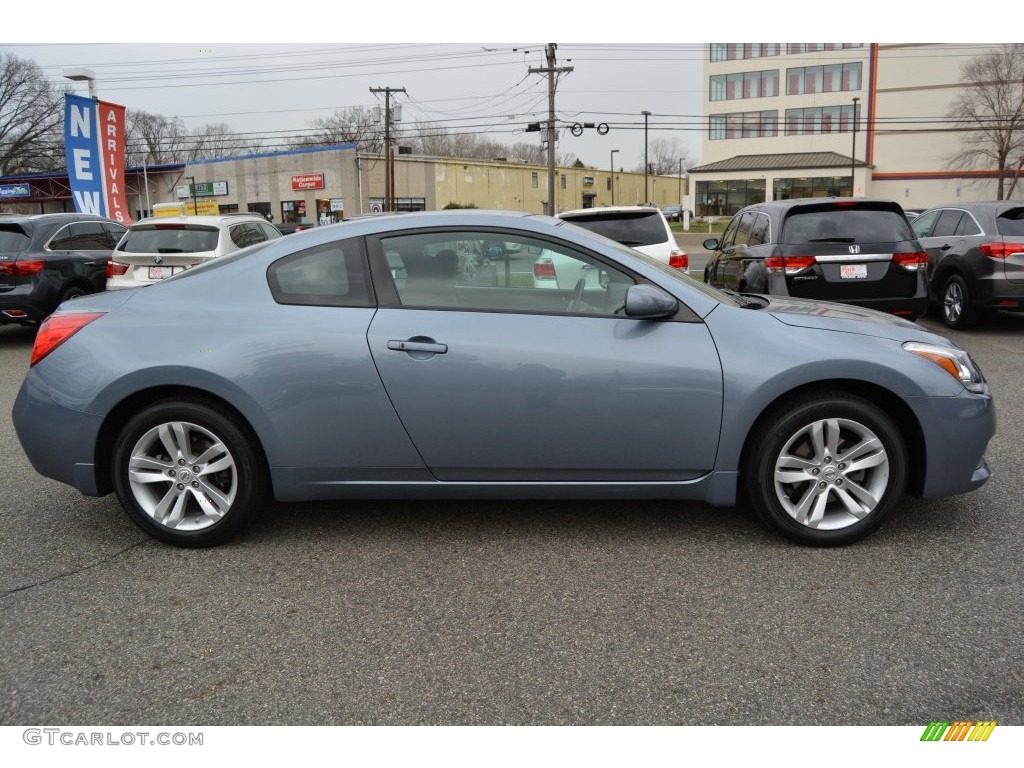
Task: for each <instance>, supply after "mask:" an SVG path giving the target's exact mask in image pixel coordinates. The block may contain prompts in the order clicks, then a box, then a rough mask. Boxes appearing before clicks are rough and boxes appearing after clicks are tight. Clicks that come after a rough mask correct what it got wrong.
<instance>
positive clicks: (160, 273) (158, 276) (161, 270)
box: [149, 267, 174, 280]
mask: <svg viewBox="0 0 1024 768" xmlns="http://www.w3.org/2000/svg"><path fill="white" fill-rule="evenodd" d="M173 274H174V267H150V268H149V279H150V280H163V279H164V278H165V277H170V276H171V275H173Z"/></svg>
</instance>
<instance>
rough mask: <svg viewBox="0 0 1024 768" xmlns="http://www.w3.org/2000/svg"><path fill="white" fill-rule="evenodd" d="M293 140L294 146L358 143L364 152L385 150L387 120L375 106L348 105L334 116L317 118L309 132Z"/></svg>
mask: <svg viewBox="0 0 1024 768" xmlns="http://www.w3.org/2000/svg"><path fill="white" fill-rule="evenodd" d="M289 143H290V144H291V145H292V146H294V147H322V146H327V145H329V144H356V145H357V146H358V147H359V151H360V152H370V153H380V152H383V150H384V124H383V122H382V121H380V120H378V119H377V117H376V115H375V113H374V110H372V109H367V108H366V107H346V108H345V109H339V110H337V111H336V112H335V113H334V114H333V115H331V116H330V117H318V118H317V119H316V120H313V121H312V122H311V123H309V131H308V132H307V133H305V134H303V135H302V136H297V137H295V138H293V139H292V140H291V141H290V142H289Z"/></svg>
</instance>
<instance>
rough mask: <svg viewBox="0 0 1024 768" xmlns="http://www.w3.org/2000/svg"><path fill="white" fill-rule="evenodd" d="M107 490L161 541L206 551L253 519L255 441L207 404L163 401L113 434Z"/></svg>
mask: <svg viewBox="0 0 1024 768" xmlns="http://www.w3.org/2000/svg"><path fill="white" fill-rule="evenodd" d="M113 475H114V487H115V490H116V491H117V496H118V498H119V500H120V502H121V505H122V506H123V507H124V508H125V511H126V512H127V513H128V515H129V517H131V518H132V520H134V521H135V523H136V524H137V525H138V526H139V527H140V528H142V529H143V530H144V531H146V532H147V533H149V534H150V535H151V536H154V537H155V538H157V539H160V540H161V541H165V542H168V543H169V544H175V545H177V546H182V547H208V546H213V545H216V544H221V543H223V542H224V541H227V540H228V539H229V538H231V537H232V536H234V535H236V534H237V533H238V532H239V531H241V530H242V529H243V528H244V527H245V526H247V525H248V524H249V523H251V522H252V520H253V519H254V518H255V517H256V515H257V513H258V512H259V510H260V508H261V507H262V506H263V501H264V498H265V496H266V490H267V480H266V472H265V470H264V466H263V461H262V455H261V454H260V453H259V451H258V449H257V447H256V445H255V437H254V436H253V435H252V433H251V431H250V430H249V429H248V427H247V426H246V425H245V424H244V423H242V422H241V421H240V420H239V419H238V418H237V417H236V416H234V415H233V414H230V413H229V412H227V411H222V410H220V409H219V408H215V407H213V406H211V405H209V404H206V403H202V402H198V401H191V400H165V401H162V402H158V403H155V404H154V405H151V406H149V407H148V408H146V409H144V410H143V411H142V412H141V413H139V414H137V415H136V416H135V417H134V418H132V419H131V420H129V421H128V423H127V424H126V425H125V426H124V428H123V429H122V430H121V433H120V435H119V436H118V440H117V448H116V450H115V451H114V456H113Z"/></svg>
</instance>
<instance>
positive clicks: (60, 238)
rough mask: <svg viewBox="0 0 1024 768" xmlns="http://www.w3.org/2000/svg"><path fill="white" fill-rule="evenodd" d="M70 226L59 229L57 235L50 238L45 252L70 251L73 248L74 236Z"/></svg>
mask: <svg viewBox="0 0 1024 768" xmlns="http://www.w3.org/2000/svg"><path fill="white" fill-rule="evenodd" d="M71 226H72V225H71V224H68V225H67V226H64V227H61V228H60V229H59V230H58V231H57V233H56V234H55V235H54V236H53V237H51V238H50V242H48V243H47V244H46V248H47V250H50V251H70V250H72V249H73V248H74V247H75V246H74V240H75V235H74V231H73V230H72V229H71Z"/></svg>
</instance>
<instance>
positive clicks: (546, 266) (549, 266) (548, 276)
mask: <svg viewBox="0 0 1024 768" xmlns="http://www.w3.org/2000/svg"><path fill="white" fill-rule="evenodd" d="M533 276H534V277H535V278H536V279H537V280H554V279H555V277H556V276H555V265H554V264H553V263H552V262H551V261H550V260H547V259H545V260H544V261H535V262H533Z"/></svg>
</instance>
